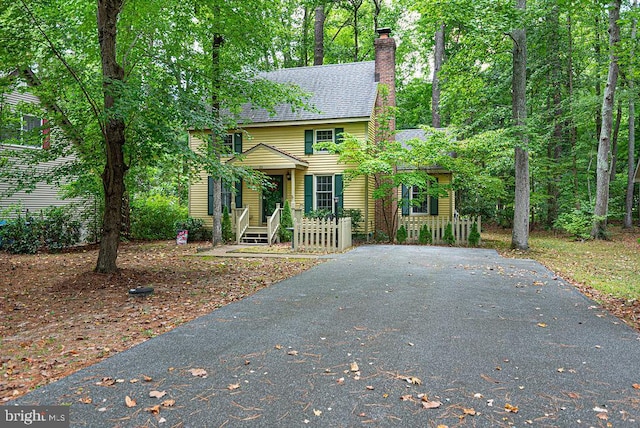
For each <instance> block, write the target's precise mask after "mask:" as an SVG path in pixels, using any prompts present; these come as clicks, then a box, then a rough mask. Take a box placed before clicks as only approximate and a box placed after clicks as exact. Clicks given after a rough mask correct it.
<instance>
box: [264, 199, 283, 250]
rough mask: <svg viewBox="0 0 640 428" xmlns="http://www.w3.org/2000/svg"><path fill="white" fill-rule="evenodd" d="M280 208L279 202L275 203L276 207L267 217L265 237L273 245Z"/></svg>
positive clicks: (275, 238) (276, 234)
mask: <svg viewBox="0 0 640 428" xmlns="http://www.w3.org/2000/svg"><path fill="white" fill-rule="evenodd" d="M281 212H282V208H280V204H276V209H275V211H273V214H271V216H270V217H269V218H268V219H267V238H268V239H269V245H273V244H274V243H275V242H276V240H277V239H278V229H280V217H281V216H280V213H281Z"/></svg>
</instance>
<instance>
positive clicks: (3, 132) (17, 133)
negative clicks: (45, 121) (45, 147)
mask: <svg viewBox="0 0 640 428" xmlns="http://www.w3.org/2000/svg"><path fill="white" fill-rule="evenodd" d="M3 119H5V118H3ZM0 140H14V141H11V142H12V143H15V144H25V145H29V146H40V145H41V144H42V119H41V118H39V117H37V116H31V115H28V114H25V115H23V116H18V117H15V118H14V119H11V118H6V120H2V121H1V123H0Z"/></svg>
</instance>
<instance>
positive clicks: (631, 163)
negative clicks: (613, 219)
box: [623, 1, 638, 229]
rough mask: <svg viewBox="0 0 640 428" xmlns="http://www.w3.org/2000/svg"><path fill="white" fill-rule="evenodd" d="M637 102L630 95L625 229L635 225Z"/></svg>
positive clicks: (631, 86)
mask: <svg viewBox="0 0 640 428" xmlns="http://www.w3.org/2000/svg"><path fill="white" fill-rule="evenodd" d="M632 7H633V8H636V7H638V2H637V1H634V2H633V5H632ZM637 25H638V20H637V19H634V20H633V21H631V51H630V53H629V64H634V61H635V42H636V36H637ZM629 76H630V77H629V93H630V94H634V91H635V81H634V75H633V72H631V73H629ZM635 116H636V102H635V97H634V96H630V97H629V145H628V152H629V155H628V163H627V193H626V197H625V201H624V221H623V227H624V228H625V229H630V228H631V227H633V217H632V213H633V190H634V187H635V186H634V184H633V178H634V177H633V176H634V174H635V172H636V171H635V166H636V165H635V159H634V157H635V151H636V149H635V144H636V130H635V127H636V117H635Z"/></svg>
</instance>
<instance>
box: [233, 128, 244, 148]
mask: <svg viewBox="0 0 640 428" xmlns="http://www.w3.org/2000/svg"><path fill="white" fill-rule="evenodd" d="M233 151H234V152H235V153H242V132H236V133H235V134H233Z"/></svg>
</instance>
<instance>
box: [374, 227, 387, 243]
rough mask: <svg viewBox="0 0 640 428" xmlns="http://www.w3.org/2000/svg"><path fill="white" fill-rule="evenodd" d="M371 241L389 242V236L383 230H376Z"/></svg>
mask: <svg viewBox="0 0 640 428" xmlns="http://www.w3.org/2000/svg"><path fill="white" fill-rule="evenodd" d="M373 239H374V240H375V241H376V242H389V241H391V240H390V239H389V236H388V235H387V234H386V233H385V232H384V231H383V230H379V229H378V230H376V232H375V235H374V237H373Z"/></svg>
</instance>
